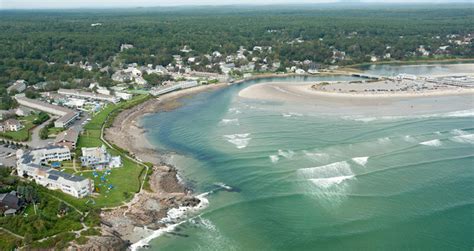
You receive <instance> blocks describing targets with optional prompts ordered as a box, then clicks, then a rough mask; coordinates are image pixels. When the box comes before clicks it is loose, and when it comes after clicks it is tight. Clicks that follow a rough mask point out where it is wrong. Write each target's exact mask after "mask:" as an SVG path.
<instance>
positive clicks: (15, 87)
mask: <svg viewBox="0 0 474 251" xmlns="http://www.w3.org/2000/svg"><path fill="white" fill-rule="evenodd" d="M24 90H26V81H25V80H17V81H16V82H15V83H13V84H12V85H11V86H9V87H8V88H7V92H8V93H11V92H13V91H15V92H17V93H20V92H23V91H24Z"/></svg>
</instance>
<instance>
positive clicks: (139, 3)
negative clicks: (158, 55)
mask: <svg viewBox="0 0 474 251" xmlns="http://www.w3.org/2000/svg"><path fill="white" fill-rule="evenodd" d="M343 1H347V2H372V3H450V2H469V3H473V4H474V0H0V9H50V8H53V9H60V8H111V7H120V8H123V7H150V6H179V5H230V4H294V3H298V4H304V3H334V2H343Z"/></svg>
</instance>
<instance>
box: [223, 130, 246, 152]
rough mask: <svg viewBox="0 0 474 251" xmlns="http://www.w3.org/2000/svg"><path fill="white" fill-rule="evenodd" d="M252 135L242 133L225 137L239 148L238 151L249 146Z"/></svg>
mask: <svg viewBox="0 0 474 251" xmlns="http://www.w3.org/2000/svg"><path fill="white" fill-rule="evenodd" d="M249 136H250V133H241V134H231V135H224V138H226V139H227V141H228V142H229V143H231V144H233V145H235V146H236V147H237V149H242V148H245V147H247V146H248V144H249V142H250V140H251V139H252V138H249Z"/></svg>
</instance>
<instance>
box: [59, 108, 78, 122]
mask: <svg viewBox="0 0 474 251" xmlns="http://www.w3.org/2000/svg"><path fill="white" fill-rule="evenodd" d="M77 116H79V113H78V112H74V111H71V112H69V113H67V114H66V115H64V116H62V117H61V118H59V119H57V120H56V122H61V123H64V124H67V123H68V122H70V121H71V120H73V119H74V118H76V117H77Z"/></svg>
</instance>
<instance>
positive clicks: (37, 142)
mask: <svg viewBox="0 0 474 251" xmlns="http://www.w3.org/2000/svg"><path fill="white" fill-rule="evenodd" d="M89 117H90V115H89V114H88V113H83V115H82V116H81V118H80V119H79V120H76V121H75V122H74V124H73V125H71V127H72V128H74V129H76V130H77V131H78V132H80V131H81V130H82V128H83V127H84V124H85V123H86V121H87V119H88V118H89ZM54 119H56V118H55V117H51V118H50V119H49V120H48V121H46V122H44V123H43V124H41V125H39V126H37V127H35V128H34V129H33V130H31V141H29V142H27V144H28V146H30V148H41V147H45V146H48V145H51V144H53V143H54V139H52V138H48V139H41V138H40V136H39V134H40V131H41V129H43V128H44V127H45V126H46V125H48V124H49V123H50V122H51V121H52V120H54Z"/></svg>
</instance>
